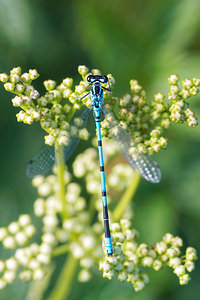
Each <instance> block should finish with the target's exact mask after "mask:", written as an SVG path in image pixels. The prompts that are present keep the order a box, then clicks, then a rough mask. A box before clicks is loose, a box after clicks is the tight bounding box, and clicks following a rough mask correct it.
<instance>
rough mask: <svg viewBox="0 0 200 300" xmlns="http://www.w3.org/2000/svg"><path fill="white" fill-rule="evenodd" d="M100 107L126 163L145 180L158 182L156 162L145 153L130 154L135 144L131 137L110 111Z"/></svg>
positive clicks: (159, 171) (158, 173)
mask: <svg viewBox="0 0 200 300" xmlns="http://www.w3.org/2000/svg"><path fill="white" fill-rule="evenodd" d="M101 109H102V111H103V113H104V115H105V116H106V117H107V118H106V121H107V122H108V123H109V126H110V128H112V130H111V131H112V137H113V138H114V139H115V140H116V142H117V143H118V145H119V148H120V151H121V153H122V154H123V155H124V157H125V158H126V160H127V161H128V163H129V164H130V165H131V166H132V167H133V168H134V169H135V170H136V171H137V172H138V173H139V174H140V175H141V176H142V177H143V178H144V179H146V180H147V181H149V182H151V183H159V182H160V180H161V170H160V168H159V166H158V164H157V163H156V162H155V161H154V160H153V159H152V158H151V157H149V156H147V155H145V154H140V153H136V152H133V153H132V154H130V150H131V149H136V145H135V144H133V142H132V140H131V137H130V136H129V135H128V134H127V132H126V131H125V130H124V129H123V128H122V127H121V126H120V124H119V122H118V121H117V120H116V118H115V117H114V116H113V114H112V113H110V112H108V111H107V110H106V109H105V107H104V106H103V105H102V106H101Z"/></svg>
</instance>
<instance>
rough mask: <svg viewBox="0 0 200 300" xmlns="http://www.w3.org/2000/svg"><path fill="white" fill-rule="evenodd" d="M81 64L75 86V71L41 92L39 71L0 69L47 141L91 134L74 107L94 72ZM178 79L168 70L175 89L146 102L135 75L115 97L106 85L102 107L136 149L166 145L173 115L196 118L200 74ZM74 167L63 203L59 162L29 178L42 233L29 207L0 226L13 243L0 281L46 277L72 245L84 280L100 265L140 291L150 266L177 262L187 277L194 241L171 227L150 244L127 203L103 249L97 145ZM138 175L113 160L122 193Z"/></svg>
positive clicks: (192, 121)
mask: <svg viewBox="0 0 200 300" xmlns="http://www.w3.org/2000/svg"><path fill="white" fill-rule="evenodd" d="M78 71H79V73H80V75H81V76H82V80H81V81H80V82H79V84H77V85H75V87H74V86H73V79H72V78H65V79H64V80H63V81H62V82H61V83H60V84H59V85H57V83H56V82H55V81H53V80H46V81H45V82H44V87H45V89H46V92H45V94H44V95H40V93H39V92H38V91H37V90H36V89H35V88H34V87H33V85H32V82H33V80H35V79H37V78H38V77H39V74H38V73H37V71H36V70H29V72H28V73H23V74H22V72H21V68H20V67H18V68H14V69H12V70H11V72H10V74H9V75H7V74H5V73H3V74H0V81H2V82H3V83H4V87H5V89H6V90H7V91H9V92H12V93H14V94H15V95H16V96H15V97H14V98H13V99H12V103H13V106H16V107H19V108H20V109H21V110H20V112H19V113H18V114H17V121H18V122H24V123H25V124H29V125H30V124H32V123H33V122H35V121H39V122H40V124H41V127H42V128H43V129H44V130H45V132H46V133H47V135H46V136H45V143H46V144H48V145H60V146H63V145H64V146H67V145H68V144H69V143H70V139H71V137H79V138H80V139H83V140H88V138H89V132H88V130H87V128H85V126H83V122H82V120H81V118H80V117H79V116H77V115H76V112H77V111H78V110H80V109H81V108H82V106H87V107H89V106H90V97H89V96H88V97H85V98H84V99H83V100H82V101H80V100H79V99H80V98H81V97H83V96H84V95H85V94H86V93H87V92H88V84H87V82H86V77H87V76H88V75H89V74H90V72H89V70H88V68H87V67H85V66H79V68H78ZM92 74H100V71H99V70H92ZM108 79H109V83H108V85H106V87H109V88H111V89H112V88H113V86H114V83H115V80H114V78H113V77H112V75H111V74H109V75H108ZM178 81H179V78H178V76H177V75H171V76H170V77H169V78H168V82H169V85H170V92H169V94H168V97H167V99H165V97H164V95H162V94H161V93H157V94H156V95H155V96H154V101H152V102H151V103H148V102H147V100H146V95H145V91H144V90H143V89H142V87H141V86H140V85H139V84H138V82H137V81H136V80H131V81H130V92H129V93H126V94H125V95H123V96H122V97H119V98H118V97H113V96H112V95H110V93H108V92H105V97H104V102H105V107H106V109H107V110H108V111H111V112H112V114H113V115H114V117H115V118H116V119H117V120H118V121H119V123H120V125H121V126H122V127H123V128H124V129H125V130H126V131H127V132H128V133H129V135H130V136H131V137H132V140H133V143H132V146H133V150H134V151H135V150H136V151H138V152H140V153H148V154H149V155H151V154H153V153H154V152H158V151H159V150H160V149H162V148H166V146H167V139H166V137H164V136H163V134H164V130H165V129H167V128H168V127H169V125H170V123H172V122H176V123H184V122H187V123H188V125H189V126H190V127H196V126H197V119H196V117H195V116H194V113H193V112H192V111H191V110H190V108H189V103H188V102H187V101H188V98H189V97H191V96H194V95H197V94H198V88H197V87H198V86H199V85H200V79H197V78H193V79H192V80H190V79H185V80H183V81H182V86H181V87H180V85H179V84H178ZM71 120H73V122H71ZM114 130H115V128H114V127H112V128H110V126H109V115H108V116H106V117H105V119H104V121H103V122H102V131H103V135H104V136H106V137H108V138H109V137H110V136H111V135H113V131H114ZM105 152H106V153H107V157H106V163H107V164H109V160H111V158H112V157H114V156H115V155H116V154H117V153H118V152H117V149H116V148H115V146H114V145H113V143H112V142H111V141H109V140H107V141H106V142H105ZM72 167H73V171H72V173H71V174H70V173H69V171H68V170H67V167H66V168H65V170H64V172H63V182H64V207H63V203H62V202H61V199H60V193H59V188H60V185H59V179H58V177H59V176H58V169H57V168H54V170H53V174H51V175H49V176H47V177H44V176H41V175H38V176H36V177H35V178H34V179H33V181H32V184H33V186H34V187H35V188H36V189H37V191H38V195H39V196H38V198H37V199H36V201H35V203H34V214H35V216H37V217H38V218H41V220H42V233H41V241H39V242H35V241H34V242H31V239H32V238H33V237H34V235H35V233H36V228H35V226H34V225H33V224H32V222H31V219H30V217H29V216H28V215H21V216H20V217H19V219H18V221H16V222H12V223H11V224H10V225H8V227H7V228H6V227H2V228H0V241H1V242H2V245H3V247H4V248H6V249H12V251H13V255H12V256H11V257H9V258H7V259H5V260H0V273H1V278H0V289H3V288H4V287H5V286H6V285H7V284H10V283H12V282H13V281H14V280H15V279H16V278H17V277H18V278H20V279H21V280H23V281H29V280H38V279H39V280H41V279H42V278H43V277H44V276H45V272H46V268H47V266H48V265H49V264H50V263H51V260H52V259H53V257H55V256H57V255H60V254H63V253H69V252H70V253H71V254H72V256H74V258H75V259H77V260H79V262H80V266H81V270H80V272H79V275H78V278H79V280H80V281H87V280H89V279H90V277H91V268H92V267H93V266H94V265H99V268H100V270H101V271H102V272H103V277H105V278H108V279H112V278H113V277H116V278H117V279H118V280H119V281H121V282H124V281H127V282H130V283H131V284H132V285H133V287H134V289H135V290H136V291H140V290H142V289H143V288H144V286H145V285H146V284H147V283H148V282H149V278H148V275H147V274H146V271H147V268H150V267H151V268H153V269H154V270H156V271H158V270H160V269H161V268H162V266H164V265H166V266H168V267H170V268H172V269H173V272H174V273H175V274H176V275H177V276H178V278H179V282H180V284H187V283H188V281H189V279H190V277H189V274H188V272H191V271H192V270H193V269H194V261H195V260H196V259H197V255H196V251H195V249H194V248H192V247H188V248H187V249H186V253H185V255H182V254H181V250H180V248H181V247H182V240H181V238H179V237H176V236H173V235H172V234H170V233H167V234H165V235H164V237H163V238H162V241H160V242H158V243H156V244H155V245H154V246H152V247H149V246H148V245H147V244H146V243H142V244H138V243H137V241H136V239H137V237H138V232H137V231H136V230H135V229H132V228H131V221H130V218H131V217H132V216H131V214H130V210H129V216H127V212H126V211H122V212H121V217H122V218H121V220H114V221H115V223H112V224H111V231H112V237H113V246H114V255H113V257H107V256H104V255H103V251H102V247H101V240H102V234H103V224H102V216H101V214H102V204H101V195H100V179H99V168H98V163H97V151H96V149H94V148H88V149H87V150H85V151H84V152H83V153H81V154H79V155H78V156H77V157H76V158H75V160H74V162H73V165H72ZM134 176H135V173H134V171H133V169H132V168H131V167H130V166H129V165H125V164H121V163H117V164H116V165H113V164H112V165H111V167H110V171H109V174H108V176H107V179H108V180H107V185H108V189H109V190H110V191H111V192H112V191H114V192H115V193H119V194H120V195H121V194H123V192H124V191H125V190H126V189H127V188H128V186H129V185H130V184H131V183H132V182H133V181H134ZM83 186H84V187H85V188H84V190H83V188H82V187H83ZM122 198H123V197H122ZM109 202H110V201H109ZM111 202H112V201H111ZM63 209H64V212H65V214H63ZM111 220H112V212H111ZM103 257H104V258H103Z"/></svg>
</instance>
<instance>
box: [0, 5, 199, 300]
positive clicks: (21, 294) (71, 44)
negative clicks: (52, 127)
mask: <svg viewBox="0 0 200 300" xmlns="http://www.w3.org/2000/svg"><path fill="white" fill-rule="evenodd" d="M199 15H200V1H199V0H179V1H178V0H165V1H160V0H149V1H145V0H111V1H107V0H101V1H96V0H80V1H78V0H73V1H72V0H70V1H56V2H55V1H52V0H49V1H44V0H40V1H39V0H34V1H30V0H29V1H28V0H17V1H16V0H0V72H8V71H9V70H10V69H11V68H13V67H14V66H21V67H22V68H23V71H24V72H26V71H27V70H28V69H29V68H37V69H38V72H39V73H40V74H41V77H40V78H39V79H38V80H37V81H36V83H35V86H36V88H38V89H39V90H40V92H41V93H42V92H43V91H44V88H43V86H42V81H43V80H46V79H54V80H57V81H58V82H59V81H61V80H62V79H63V78H64V77H67V76H73V77H75V78H77V80H79V79H80V77H79V75H78V73H77V66H78V65H79V64H85V65H87V66H88V67H90V68H99V69H101V71H102V73H105V74H107V73H112V74H113V76H114V77H115V79H116V85H115V90H114V94H116V95H118V96H119V95H121V94H122V93H124V92H126V91H127V90H128V89H129V80H130V79H131V78H135V79H138V80H139V82H140V84H142V85H143V87H144V88H145V89H146V91H147V95H148V99H149V101H150V100H151V99H152V95H153V94H154V93H157V92H158V91H160V92H162V93H164V94H165V95H167V93H168V83H167V78H168V76H169V75H170V74H172V73H178V74H179V75H180V77H181V79H184V78H185V77H199V76H200V38H199V37H200V18H199ZM0 95H1V99H0V101H1V109H0V145H1V147H0V157H1V159H0V201H1V202H0V207H1V209H0V226H7V224H8V223H9V222H10V221H12V220H16V219H17V217H18V215H19V214H20V213H30V214H32V204H33V201H34V199H35V196H36V193H35V191H34V189H33V188H32V187H31V184H30V180H29V179H28V178H26V175H25V168H26V165H27V162H28V161H29V159H30V158H31V157H32V155H34V154H35V153H36V152H37V151H38V149H40V147H41V146H42V145H43V135H44V133H43V132H42V130H41V129H40V127H39V125H37V124H35V125H33V126H29V125H24V124H21V123H17V122H16V117H15V114H16V108H13V107H12V104H11V102H10V99H11V95H10V94H8V93H6V92H5V91H4V89H3V86H1V87H0ZM189 101H191V107H192V109H193V110H194V111H196V115H197V117H199V115H200V106H199V101H200V97H199V96H197V97H195V98H194V99H190V100H189ZM167 136H168V138H169V146H168V149H167V151H162V152H161V153H159V154H158V155H157V156H156V159H157V161H158V162H159V164H160V166H161V169H162V172H163V179H162V182H161V184H159V185H156V186H154V185H150V184H148V183H147V182H145V181H144V180H142V181H141V184H140V187H139V190H138V192H137V194H136V197H135V203H134V209H135V221H134V226H135V227H136V228H137V229H138V230H139V231H140V233H141V235H140V241H144V242H145V241H147V242H149V243H154V242H156V241H158V240H160V239H161V237H162V235H163V234H164V233H166V232H168V231H170V232H172V233H173V234H178V235H180V236H181V237H182V238H183V239H184V243H185V246H187V245H191V246H194V247H196V248H197V250H200V235H199V232H200V184H199V182H200V129H199V128H197V129H192V128H188V127H187V126H186V125H184V126H182V125H180V126H179V125H177V126H174V125H173V126H171V127H170V130H169V131H168V133H167ZM5 255H6V254H5V253H4V252H3V250H1V257H3V258H4V257H5ZM150 279H151V280H150V284H149V286H148V287H147V288H146V289H145V291H144V292H140V293H135V292H134V290H133V289H132V287H131V285H128V284H121V283H120V282H118V281H115V280H112V281H108V280H103V279H101V275H100V274H99V273H98V272H97V273H95V274H94V277H93V280H92V282H88V283H87V284H79V283H77V282H75V283H74V286H73V289H72V293H71V295H70V299H73V300H77V299H80V298H81V299H82V300H86V299H87V300H90V299H96V300H103V299H109V298H113V299H115V300H121V299H127V300H129V299H136V300H151V299H154V300H155V299H156V300H161V299H162V300H165V299H171V300H175V299H176V300H179V299H181V300H186V299H189V298H190V299H199V290H200V287H199V280H200V268H199V263H198V262H197V267H196V270H195V271H194V272H193V274H192V281H191V282H190V283H189V285H188V286H184V287H180V286H179V285H178V280H177V278H176V276H175V275H174V274H172V272H171V270H170V271H169V270H167V269H164V270H162V271H160V272H158V273H156V272H153V271H152V272H151V274H150ZM28 288H29V285H28V284H25V283H21V282H19V281H16V282H15V283H14V284H13V285H12V286H10V287H8V288H6V289H5V290H4V291H0V299H3V300H4V299H5V300H7V299H12V298H13V297H15V300H18V299H26V293H27V290H28ZM34 299H35V300H37V299H36V298H34Z"/></svg>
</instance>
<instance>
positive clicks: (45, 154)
mask: <svg viewBox="0 0 200 300" xmlns="http://www.w3.org/2000/svg"><path fill="white" fill-rule="evenodd" d="M87 82H88V83H89V87H90V88H91V89H90V92H88V93H87V94H85V95H84V96H83V97H82V98H81V99H80V100H82V99H83V98H85V97H87V96H88V95H90V98H91V108H92V109H93V114H94V120H95V124H96V131H97V140H98V152H99V164H100V176H101V190H102V201H103V219H104V230H105V249H106V252H107V255H109V256H111V255H112V254H113V247H112V239H111V234H110V227H109V216H108V207H107V195H106V184H105V172H104V161H103V149H102V138H101V112H103V114H104V115H105V116H106V119H107V121H108V123H109V126H110V128H112V129H113V138H114V140H115V141H116V142H117V143H118V145H119V149H120V151H121V153H122V154H123V155H124V157H125V158H126V160H127V161H128V162H129V163H130V165H131V166H132V167H133V168H134V169H135V170H136V171H137V172H138V173H139V174H140V175H141V176H142V177H143V178H144V179H146V180H147V181H149V182H151V183H159V182H160V180H161V171H160V168H159V166H158V164H157V163H156V162H155V161H154V160H153V159H152V158H150V157H149V156H147V155H145V154H141V153H136V152H134V153H130V151H129V150H130V149H131V148H132V149H133V148H135V149H136V145H135V144H134V143H133V141H132V139H131V137H130V136H129V135H128V133H127V132H126V130H125V129H123V128H122V127H121V126H120V124H119V122H118V121H117V120H116V118H115V117H114V116H113V114H112V113H110V112H108V111H107V110H106V109H105V107H104V105H103V96H104V90H106V91H108V92H111V90H110V89H108V88H106V87H104V86H103V85H102V84H106V83H108V77H107V76H105V75H89V76H88V77H87ZM89 111H90V109H88V108H86V110H84V111H83V113H82V115H81V118H82V120H83V124H82V128H83V127H85V126H86V124H87V120H88V116H89ZM78 143H79V139H78V138H77V137H73V138H72V139H71V142H70V144H69V145H68V146H66V147H64V155H65V161H66V162H67V160H68V159H69V158H70V156H71V155H72V153H73V152H74V151H75V149H76V147H77V145H78ZM54 164H55V154H54V148H53V147H50V146H45V147H44V148H43V149H42V150H41V151H40V152H39V153H38V154H36V155H35V156H34V157H33V159H32V160H31V161H30V162H29V164H28V166H27V175H28V177H30V178H32V177H34V176H36V175H38V174H42V175H46V174H47V173H48V172H50V171H51V169H52V167H53V165H54Z"/></svg>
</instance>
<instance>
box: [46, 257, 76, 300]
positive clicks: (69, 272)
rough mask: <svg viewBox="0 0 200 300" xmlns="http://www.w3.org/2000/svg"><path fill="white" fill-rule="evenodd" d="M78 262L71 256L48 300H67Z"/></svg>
mask: <svg viewBox="0 0 200 300" xmlns="http://www.w3.org/2000/svg"><path fill="white" fill-rule="evenodd" d="M77 264H78V261H77V260H76V259H75V258H74V257H73V256H72V254H69V255H68V257H67V259H66V262H65V264H64V266H63V268H62V271H61V273H60V276H59V278H58V280H57V282H56V285H55V287H54V289H53V291H52V293H51V295H50V297H49V298H48V300H55V299H56V300H66V299H67V297H68V295H69V293H70V289H71V287H72V281H73V278H74V275H75V273H76V268H77Z"/></svg>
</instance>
